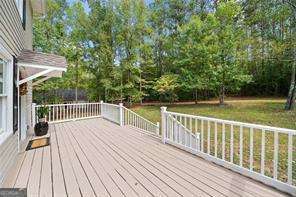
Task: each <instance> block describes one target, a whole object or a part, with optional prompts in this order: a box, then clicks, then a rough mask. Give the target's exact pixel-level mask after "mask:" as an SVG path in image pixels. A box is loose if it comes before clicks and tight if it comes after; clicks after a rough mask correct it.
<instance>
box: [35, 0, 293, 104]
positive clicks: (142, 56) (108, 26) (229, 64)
mask: <svg viewBox="0 0 296 197" xmlns="http://www.w3.org/2000/svg"><path fill="white" fill-rule="evenodd" d="M34 48H35V49H36V50H39V51H43V52H52V53H57V54H60V55H64V56H66V58H67V61H68V71H67V72H66V73H65V74H64V76H63V77H62V78H57V79H52V80H50V81H48V82H46V83H44V84H42V85H41V86H39V87H38V92H39V93H42V92H53V95H51V96H49V97H47V98H48V102H52V101H51V100H50V99H52V98H54V99H56V98H55V97H54V90H58V89H73V90H75V89H76V90H84V91H86V92H87V95H88V97H89V100H94V101H98V100H105V101H108V102H118V101H123V102H125V103H128V104H132V103H139V102H143V101H151V100H161V101H169V102H174V101H177V100H195V101H197V100H200V99H209V98H212V97H218V98H219V101H220V104H223V103H224V98H225V95H238V96H258V95H260V96H285V97H288V99H287V105H286V108H287V109H290V108H291V103H293V101H294V100H295V96H296V84H295V67H296V4H295V2H294V1H293V0H239V1H234V0H228V1H227V0H220V1H218V0H149V1H148V0H146V1H145V0H87V1H86V0H85V1H73V0H71V1H69V0H68V1H67V0H48V1H47V14H46V16H45V17H35V23H34ZM49 90H51V91H49ZM37 95H38V94H37Z"/></svg>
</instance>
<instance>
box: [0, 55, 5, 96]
mask: <svg viewBox="0 0 296 197" xmlns="http://www.w3.org/2000/svg"><path fill="white" fill-rule="evenodd" d="M3 90H4V61H3V60H2V59H0V94H3Z"/></svg>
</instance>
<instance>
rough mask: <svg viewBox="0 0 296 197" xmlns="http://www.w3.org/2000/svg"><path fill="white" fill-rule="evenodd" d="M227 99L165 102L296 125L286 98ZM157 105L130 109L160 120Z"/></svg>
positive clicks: (191, 110)
mask: <svg viewBox="0 0 296 197" xmlns="http://www.w3.org/2000/svg"><path fill="white" fill-rule="evenodd" d="M226 103H227V105H226V106H224V107H220V106H219V105H218V104H217V101H208V102H200V103H198V104H175V105H174V104H173V105H164V106H167V107H168V109H167V110H168V111H174V112H179V113H186V114H193V115H200V116H207V117H214V118H221V119H226V120H235V121H241V122H247V123H257V124H264V125H269V126H275V127H284V128H289V129H296V110H294V111H291V112H287V111H285V110H284V104H285V99H271V98H270V99H266V98H263V99H259V98H258V99H240V100H234V99H231V100H228V101H226ZM160 106H161V105H157V106H135V107H133V108H132V110H133V111H135V112H137V113H138V114H140V115H142V116H143V117H145V118H147V119H148V120H151V121H152V122H160Z"/></svg>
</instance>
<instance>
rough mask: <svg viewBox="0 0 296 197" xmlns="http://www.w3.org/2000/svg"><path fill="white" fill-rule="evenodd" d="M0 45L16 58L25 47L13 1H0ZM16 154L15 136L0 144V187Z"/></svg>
mask: <svg viewBox="0 0 296 197" xmlns="http://www.w3.org/2000/svg"><path fill="white" fill-rule="evenodd" d="M0 44H1V45H3V47H4V48H5V49H6V50H7V51H8V52H9V53H10V54H11V55H14V56H15V57H17V56H18V55H19V54H20V52H21V50H23V49H24V46H25V32H24V29H23V26H22V22H21V18H20V15H19V13H18V10H17V7H16V4H15V1H14V0H0ZM17 154H18V140H17V135H16V134H15V135H11V136H10V137H9V138H7V140H5V142H4V143H3V144H0V187H1V185H2V183H3V181H4V178H5V176H6V175H7V173H8V171H9V170H10V169H11V168H12V166H14V164H15V159H16V157H17Z"/></svg>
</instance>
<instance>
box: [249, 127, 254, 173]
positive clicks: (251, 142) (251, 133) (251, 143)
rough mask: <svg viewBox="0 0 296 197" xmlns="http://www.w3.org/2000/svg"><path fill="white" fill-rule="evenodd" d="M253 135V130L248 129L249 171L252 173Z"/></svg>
mask: <svg viewBox="0 0 296 197" xmlns="http://www.w3.org/2000/svg"><path fill="white" fill-rule="evenodd" d="M253 134H254V129H253V128H250V170H252V171H253V154H254V153H253V145H254V143H253V138H254V137H253Z"/></svg>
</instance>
